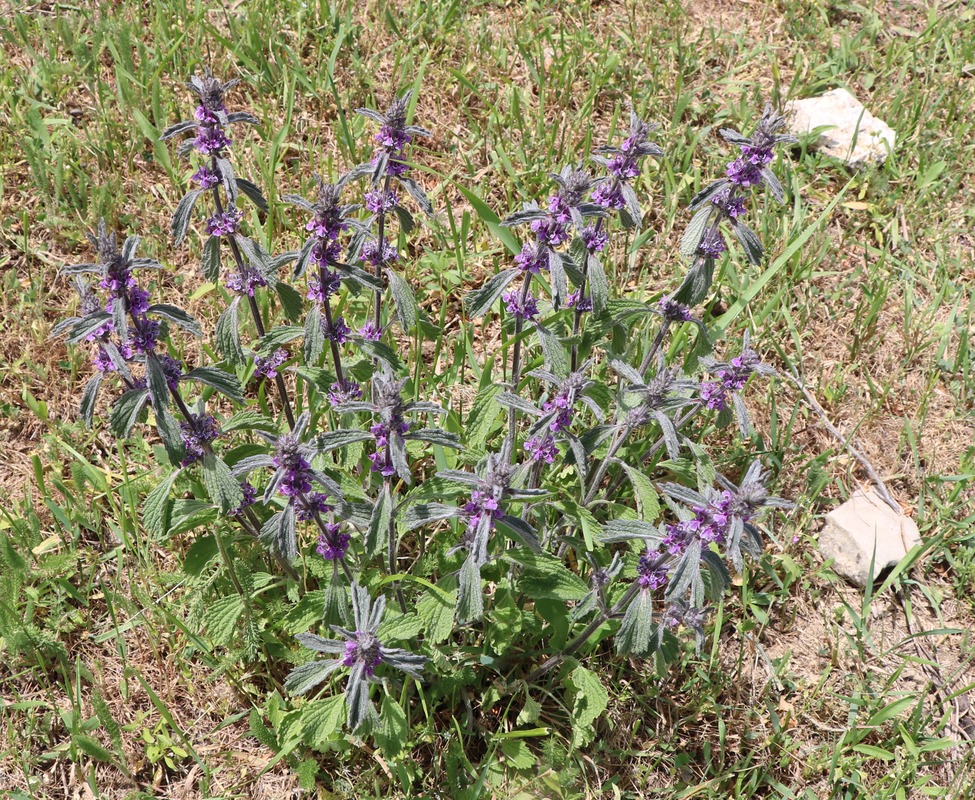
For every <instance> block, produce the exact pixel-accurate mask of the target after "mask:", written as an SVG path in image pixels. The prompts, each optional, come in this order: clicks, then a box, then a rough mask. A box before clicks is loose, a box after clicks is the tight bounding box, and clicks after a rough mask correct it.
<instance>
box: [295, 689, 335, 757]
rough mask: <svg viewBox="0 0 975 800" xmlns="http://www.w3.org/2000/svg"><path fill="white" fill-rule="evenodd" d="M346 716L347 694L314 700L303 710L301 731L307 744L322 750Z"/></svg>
mask: <svg viewBox="0 0 975 800" xmlns="http://www.w3.org/2000/svg"><path fill="white" fill-rule="evenodd" d="M344 717H345V695H342V694H340V695H338V696H336V697H326V698H323V699H322V700H313V701H312V702H311V703H309V704H308V705H306V706H305V707H304V708H303V709H302V710H301V732H302V737H303V739H304V742H305V744H307V745H308V746H309V747H313V748H315V749H317V750H321V749H323V748H324V747H325V745H326V744H328V741H329V738H330V737H331V736H332V734H333V733H335V731H337V730H338V729H339V728H340V727H341V725H342V720H343V719H344Z"/></svg>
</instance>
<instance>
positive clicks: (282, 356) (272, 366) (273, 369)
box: [254, 347, 288, 379]
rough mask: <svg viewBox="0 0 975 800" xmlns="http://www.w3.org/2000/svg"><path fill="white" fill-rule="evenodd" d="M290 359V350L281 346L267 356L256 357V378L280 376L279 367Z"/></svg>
mask: <svg viewBox="0 0 975 800" xmlns="http://www.w3.org/2000/svg"><path fill="white" fill-rule="evenodd" d="M287 360H288V351H287V350H285V349H284V348H283V347H279V348H278V349H277V350H275V351H274V352H273V353H271V355H269V356H268V357H267V358H264V357H262V356H257V357H256V358H255V359H254V377H255V378H272V379H273V378H276V377H278V367H280V366H281V365H282V364H283V363H284V362H285V361H287Z"/></svg>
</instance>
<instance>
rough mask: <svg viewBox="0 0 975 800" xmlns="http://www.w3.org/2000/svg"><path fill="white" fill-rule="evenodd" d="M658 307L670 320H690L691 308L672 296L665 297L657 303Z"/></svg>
mask: <svg viewBox="0 0 975 800" xmlns="http://www.w3.org/2000/svg"><path fill="white" fill-rule="evenodd" d="M657 309H658V310H659V312H660V316H662V317H663V318H664V319H665V320H667V321H668V322H690V320H691V310H690V309H689V308H688V307H687V306H685V305H682V304H681V303H678V302H677V301H676V300H674V299H672V298H670V297H663V298H661V299H660V302H659V303H657Z"/></svg>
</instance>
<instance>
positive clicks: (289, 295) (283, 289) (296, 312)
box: [274, 283, 304, 322]
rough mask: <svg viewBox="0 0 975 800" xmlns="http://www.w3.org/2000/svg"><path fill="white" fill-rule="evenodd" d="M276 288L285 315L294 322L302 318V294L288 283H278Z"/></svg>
mask: <svg viewBox="0 0 975 800" xmlns="http://www.w3.org/2000/svg"><path fill="white" fill-rule="evenodd" d="M274 288H275V290H276V291H277V293H278V299H280V300H281V308H283V309H284V313H285V316H286V317H287V318H288V319H289V320H291V321H292V322H297V321H298V320H300V319H301V312H302V310H303V308H304V301H303V300H302V299H301V295H300V294H299V293H298V292H297V291H296V290H295V289H294V287H292V286H289V285H288V284H286V283H278V284H277V285H276V286H275V287H274Z"/></svg>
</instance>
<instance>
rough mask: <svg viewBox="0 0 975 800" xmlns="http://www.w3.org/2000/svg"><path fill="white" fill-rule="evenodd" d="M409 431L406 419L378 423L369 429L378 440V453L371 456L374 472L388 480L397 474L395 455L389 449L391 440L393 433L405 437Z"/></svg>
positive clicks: (370, 460)
mask: <svg viewBox="0 0 975 800" xmlns="http://www.w3.org/2000/svg"><path fill="white" fill-rule="evenodd" d="M409 431H410V423H409V422H407V421H406V420H404V419H399V420H391V421H389V422H377V423H376V424H375V425H373V426H371V427H370V428H369V433H371V434H372V435H373V436H374V437H375V439H376V451H375V452H374V453H370V454H369V462H370V464H371V465H372V471H373V472H378V473H379V474H380V475H382V476H383V477H387V478H388V477H390V476H391V475H395V474H396V467H395V466H393V455H392V452H391V450H390V447H389V439H390V437H391V436H392V434H393V432H396V433H398V434H399V435H400V436H403V435H404V434H407V433H409Z"/></svg>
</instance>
